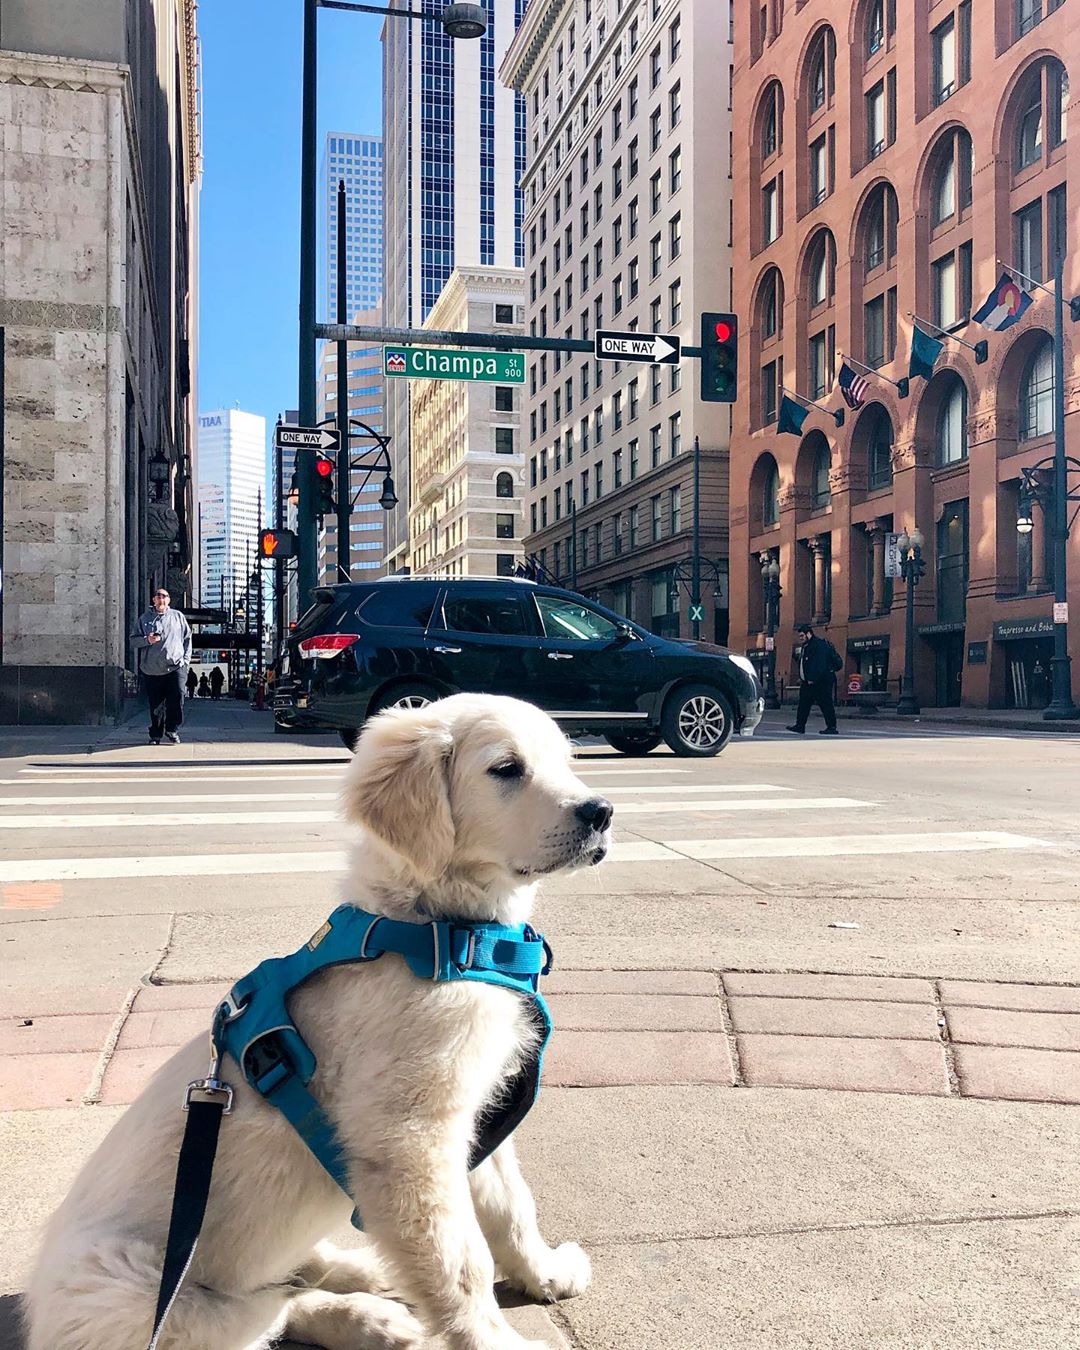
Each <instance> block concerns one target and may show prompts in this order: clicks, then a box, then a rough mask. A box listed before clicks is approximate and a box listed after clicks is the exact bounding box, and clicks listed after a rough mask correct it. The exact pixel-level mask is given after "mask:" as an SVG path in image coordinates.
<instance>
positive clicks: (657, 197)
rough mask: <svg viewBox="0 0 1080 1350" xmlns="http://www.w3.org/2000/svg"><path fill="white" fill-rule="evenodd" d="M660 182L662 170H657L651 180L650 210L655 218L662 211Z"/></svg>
mask: <svg viewBox="0 0 1080 1350" xmlns="http://www.w3.org/2000/svg"><path fill="white" fill-rule="evenodd" d="M660 180H661V175H660V170H659V169H657V171H656V172H655V173H654V174H653V176H652V177H651V178H650V179H649V209H650V211H651V212H652V214H653V215H654V216H655V215H656V213H657V211H659V210H660V202H661V200H662V197H661V186H660Z"/></svg>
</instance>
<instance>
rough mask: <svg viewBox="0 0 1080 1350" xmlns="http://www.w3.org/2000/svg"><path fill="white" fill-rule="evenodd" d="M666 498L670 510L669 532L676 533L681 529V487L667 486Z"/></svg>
mask: <svg viewBox="0 0 1080 1350" xmlns="http://www.w3.org/2000/svg"><path fill="white" fill-rule="evenodd" d="M668 499H669V501H668V505H669V507H670V510H671V533H672V534H678V533H679V532H680V530H681V529H682V488H681V487H673V488H669V489H668Z"/></svg>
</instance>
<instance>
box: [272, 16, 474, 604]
mask: <svg viewBox="0 0 1080 1350" xmlns="http://www.w3.org/2000/svg"><path fill="white" fill-rule="evenodd" d="M320 9H342V10H351V11H355V12H357V13H360V14H377V15H380V16H381V17H382V18H384V19H422V20H424V21H426V22H428V23H439V24H441V25H442V28H443V31H444V32H445V33H446V34H447V36H449V37H451V38H463V39H468V38H478V37H482V36H483V34H484V33H485V32H486V31H487V18H486V16H485V13H484V8H483V6H482V5H476V4H450V5H447V6H446V7H445V9H444V10H443V11H442V13H441V14H425V13H421V12H419V11H417V10H411V9H388V8H386V7H385V6H380V5H363V4H353V3H350V0H304V55H303V87H302V108H303V112H302V123H301V133H300V316H299V318H300V323H299V333H298V338H299V350H298V375H299V384H300V389H299V399H298V402H297V406H298V407H299V410H300V425H301V426H304V427H311V426H314V425H315V416H316V411H317V405H318V390H317V387H316V368H315V322H316V315H315V296H316V285H315V270H316V261H317V252H316V238H315V235H316V220H317V216H318V183H317V180H316V165H317V163H318V157H319V143H318V123H317V117H316V92H317V75H318V14H319V10H320ZM338 392H339V397H340V395H341V390H340V388H339V391H338ZM345 398H346V402H347V399H348V393H347V390H346V394H345ZM296 467H297V479H298V486H299V498H300V499H299V503H298V505H297V512H296V516H297V519H296V534H297V551H298V553H299V558H298V560H297V585H298V590H299V595H298V603H299V606H300V608H301V609H303V608H304V606H305V604H306V603H307V599H308V597H309V596H310V595H311V592H312V591H313V590H314V589H315V584H316V581H317V579H318V577H317V573H318V556H317V555H318V525H317V523H316V519H315V483H314V476H315V475H314V456H312V455H298V456H297V466H296ZM346 537H347V532H346Z"/></svg>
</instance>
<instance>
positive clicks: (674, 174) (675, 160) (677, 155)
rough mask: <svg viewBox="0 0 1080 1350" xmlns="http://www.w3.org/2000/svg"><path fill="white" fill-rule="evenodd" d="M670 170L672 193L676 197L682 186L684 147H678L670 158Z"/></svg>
mask: <svg viewBox="0 0 1080 1350" xmlns="http://www.w3.org/2000/svg"><path fill="white" fill-rule="evenodd" d="M668 169H669V176H670V182H671V193H672V195H674V194H675V193H676V192H678V190H679V188H680V187H681V186H682V147H681V146H676V147H675V149H674V150H672V152H671V154H670V155H669V156H668Z"/></svg>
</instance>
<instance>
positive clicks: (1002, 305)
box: [971, 272, 1031, 333]
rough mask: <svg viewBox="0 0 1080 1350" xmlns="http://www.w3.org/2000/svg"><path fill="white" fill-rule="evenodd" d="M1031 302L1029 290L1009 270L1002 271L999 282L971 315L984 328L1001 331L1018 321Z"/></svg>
mask: <svg viewBox="0 0 1080 1350" xmlns="http://www.w3.org/2000/svg"><path fill="white" fill-rule="evenodd" d="M1030 304H1031V296H1030V295H1028V293H1027V291H1025V290H1024V288H1023V287H1022V286H1020V285H1018V284H1017V283H1016V282H1015V281H1014V280H1013V279H1012V277H1011V276H1010V275H1009V273H1008V272H1002V274H1001V276H1000V278H999V279H998V284H997V285H996V286H995V287H994V289H993V290H992V291H991V292H990V294H989V295H988V296H987V297H986V299H985V301H984V302H983V304H982V306H981V308H979V309H977V310H976V311H975V313H974V314H973V315H972V316H971V317H972V318H973V319H974V320H975V322H976V323H981V324H982V326H983V327H984V328H992V329H993V330H994V332H995V333H1000V332H1001V330H1002V329H1003V328H1010V327H1011V326H1012V325H1013V324H1014V323H1016V321H1017V319H1019V318H1020V317H1021V316H1022V315H1023V313H1024V310H1026V309H1027V307H1028V305H1030Z"/></svg>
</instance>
